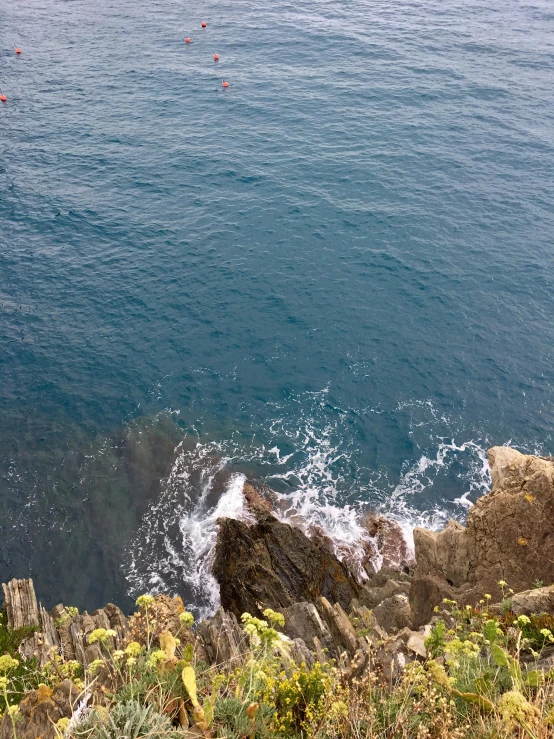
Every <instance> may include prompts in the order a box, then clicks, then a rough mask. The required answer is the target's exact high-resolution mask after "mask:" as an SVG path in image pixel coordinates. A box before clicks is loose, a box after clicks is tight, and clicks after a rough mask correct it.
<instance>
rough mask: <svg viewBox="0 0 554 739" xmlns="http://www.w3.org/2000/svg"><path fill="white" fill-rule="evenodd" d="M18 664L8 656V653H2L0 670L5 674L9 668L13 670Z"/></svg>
mask: <svg viewBox="0 0 554 739" xmlns="http://www.w3.org/2000/svg"><path fill="white" fill-rule="evenodd" d="M18 666H19V661H18V660H16V659H14V658H13V657H10V655H9V654H4V655H2V657H0V672H3V673H4V674H6V673H7V672H9V671H10V670H15V668H16V667H18Z"/></svg>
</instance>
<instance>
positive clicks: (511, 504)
mask: <svg viewBox="0 0 554 739" xmlns="http://www.w3.org/2000/svg"><path fill="white" fill-rule="evenodd" d="M488 457H489V463H490V468H491V476H492V483H493V487H492V490H491V492H490V493H488V494H487V495H485V496H483V497H482V498H480V499H479V500H478V501H477V503H476V504H475V505H474V506H473V508H472V509H471V510H470V511H469V514H468V517H467V524H466V526H465V527H464V526H461V525H460V524H458V523H455V522H454V521H451V522H450V523H449V524H448V526H447V527H446V529H444V531H442V532H440V533H437V532H433V531H427V530H425V529H415V531H414V542H415V557H416V562H417V565H416V569H415V573H414V579H413V581H412V587H411V591H410V603H411V607H412V616H413V622H414V625H415V626H419V625H421V624H424V623H426V622H428V621H430V619H431V616H432V613H433V607H434V606H435V605H437V604H438V603H440V601H441V600H442V599H443V598H445V597H447V598H452V599H454V600H457V601H458V602H459V603H470V604H475V603H477V602H478V601H479V600H480V599H481V598H483V597H484V595H485V594H490V595H491V596H492V598H493V600H501V598H502V590H501V588H500V586H499V585H498V583H499V581H501V580H504V581H506V582H507V583H508V587H510V588H512V589H513V590H514V591H516V592H518V591H522V590H527V589H529V588H531V586H532V584H533V583H534V582H535V581H536V580H542V581H543V582H546V583H552V582H554V460H553V459H551V458H545V457H533V456H530V455H525V454H521V453H520V452H518V451H516V450H515V449H511V448H508V447H493V448H492V449H489V451H488Z"/></svg>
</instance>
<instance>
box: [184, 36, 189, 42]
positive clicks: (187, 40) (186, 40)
mask: <svg viewBox="0 0 554 739" xmlns="http://www.w3.org/2000/svg"><path fill="white" fill-rule="evenodd" d="M185 44H190V39H189V37H188V36H187V37H186V39H185Z"/></svg>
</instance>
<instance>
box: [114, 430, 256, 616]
mask: <svg viewBox="0 0 554 739" xmlns="http://www.w3.org/2000/svg"><path fill="white" fill-rule="evenodd" d="M220 451H221V450H220V448H219V446H218V445H216V444H200V443H198V444H197V445H196V447H195V448H194V449H193V450H192V451H184V450H183V448H182V445H179V446H178V447H177V448H176V450H175V452H176V456H175V461H174V464H173V467H172V469H171V473H170V474H169V476H168V478H167V480H166V481H164V484H163V492H162V494H161V496H160V498H159V500H158V501H156V503H155V504H154V505H153V506H152V507H151V508H150V510H149V511H148V513H147V514H146V515H145V516H144V519H143V522H142V524H141V526H140V528H139V530H138V532H137V535H136V537H135V542H134V544H133V546H131V547H130V548H129V551H128V553H127V555H128V561H127V563H126V577H127V580H128V582H129V585H130V591H131V593H132V594H133V595H137V594H139V593H141V592H153V593H155V592H169V593H172V592H175V593H180V594H183V592H184V593H186V597H187V600H188V601H189V602H188V603H187V606H188V607H189V608H192V609H194V610H195V611H196V613H197V614H198V616H199V617H204V616H206V615H209V614H211V613H212V612H213V611H214V610H215V609H216V608H217V606H218V604H219V587H218V585H217V582H216V580H215V578H214V577H213V575H212V574H211V561H212V557H213V553H214V548H215V543H216V539H217V526H216V522H217V519H218V518H220V517H231V518H237V519H248V518H249V514H248V512H247V511H246V509H245V506H244V497H243V495H242V489H243V485H244V480H245V476H244V475H242V474H233V475H231V476H229V477H228V479H227V480H226V482H225V484H224V486H223V489H222V490H221V491H220V492H219V493H216V491H215V490H214V480H215V478H216V475H217V474H218V473H221V472H222V471H223V470H224V469H225V466H226V464H227V463H228V461H229V460H228V458H226V457H223V456H221V454H220Z"/></svg>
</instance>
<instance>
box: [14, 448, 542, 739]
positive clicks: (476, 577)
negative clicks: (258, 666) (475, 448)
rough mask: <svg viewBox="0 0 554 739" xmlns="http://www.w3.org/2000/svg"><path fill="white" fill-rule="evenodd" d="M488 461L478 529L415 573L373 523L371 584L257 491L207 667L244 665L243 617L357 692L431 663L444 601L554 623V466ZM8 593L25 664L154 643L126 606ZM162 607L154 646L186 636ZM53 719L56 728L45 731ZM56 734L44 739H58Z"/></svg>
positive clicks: (80, 658) (494, 455) (388, 527)
mask: <svg viewBox="0 0 554 739" xmlns="http://www.w3.org/2000/svg"><path fill="white" fill-rule="evenodd" d="M488 455H489V462H490V468H491V476H492V490H491V491H490V493H488V494H487V495H485V496H483V497H482V498H481V499H479V500H478V501H477V503H476V505H475V506H473V508H471V510H470V511H469V513H468V517H467V523H466V526H462V525H461V524H459V523H456V522H454V521H451V522H450V523H449V524H448V526H447V527H446V528H445V529H444V530H443V531H441V532H433V531H427V530H425V529H416V530H415V533H414V541H415V558H416V562H415V569H413V568H412V567H411V564H413V563H410V561H409V556H408V552H407V550H406V547H405V546H404V545H402V544H401V543H400V541H399V530H398V528H397V527H395V525H394V523H393V522H386V521H384V520H383V519H382V518H380V517H373V518H371V519H370V520H369V522H368V528H369V530H370V531H371V533H372V535H373V536H374V538H375V542H376V544H375V546H377V547H379V548H380V551H381V553H384V558H385V561H386V563H387V565H388V566H385V567H383V568H382V569H381V570H380V571H379V572H374V571H373V569H372V567H371V556H370V554H371V552H368V557H367V561H366V572H365V575H364V577H363V578H360V577H359V576H358V577H357V576H355V574H353V571H352V569H351V568H350V567H349V565H348V562H347V561H346V559H347V558H345V559H343V561H340V560H339V558H338V557H337V556H336V555H335V553H334V551H333V547H332V543H331V542H330V541H329V540H328V539H326V538H325V536H323V535H322V532H320V531H314V532H312V535H311V536H309V535H307V534H306V533H304V532H303V531H302V530H301V529H300V528H298V527H293V526H290V525H288V524H286V523H283V522H282V521H280V520H278V518H277V517H276V516H275V515H273V513H272V502H271V499H270V495H269V493H267V491H264V490H262V493H263V494H260V489H261V488H259V486H258V489H256V487H253V486H252V485H249V484H247V485H246V486H245V491H244V493H245V498H246V500H247V504H248V507H249V509H250V512H251V520H249V521H235V520H230V519H222V520H221V521H220V522H219V527H220V528H219V537H218V542H217V548H216V555H215V561H214V565H213V571H214V574H215V576H216V578H217V580H218V582H219V584H220V589H221V605H222V607H221V608H220V610H219V611H218V612H217V613H216V614H215V616H214V617H213V618H211V619H208V620H206V621H204V622H202V623H200V624H199V625H198V626H197V628H196V629H195V631H194V632H187V639H190V640H191V641H192V642H193V644H194V649H195V654H196V655H197V657H198V658H199V659H201V660H203V661H205V662H206V663H208V664H220V663H221V662H225V663H229V662H231V663H232V662H233V660H234V659H239V657H240V655H241V654H242V653H243V651H244V649H245V647H246V645H247V640H246V639H245V634H244V632H243V630H242V628H241V626H240V616H241V615H242V613H243V612H245V611H248V612H250V613H251V614H254V615H261V614H262V613H263V611H264V609H266V608H268V607H270V608H272V609H274V610H277V611H279V612H280V613H281V614H282V615H283V616H284V626H283V628H282V632H283V634H284V636H283V639H285V640H286V644H287V654H288V655H289V656H290V659H292V660H293V662H296V663H297V664H301V663H305V664H308V665H310V664H313V663H314V662H315V661H316V660H318V661H320V662H321V661H326V660H328V659H331V658H333V659H335V660H336V661H337V664H338V665H340V669H341V672H342V674H343V675H344V676H345V678H346V679H351V678H354V677H360V676H363V675H364V674H366V673H367V672H368V670H371V671H373V672H376V673H378V674H381V675H383V676H384V677H385V678H386V679H392V677H393V676H394V675H395V674H397V673H399V672H400V671H402V670H403V668H404V667H405V665H406V664H407V663H408V662H409V661H411V660H422V659H425V658H426V648H425V636H426V635H427V634H428V633H429V629H430V628H431V623H432V622H433V620H435V619H436V616H435V615H434V613H433V611H434V607H435V606H437V605H439V604H440V603H441V601H442V600H443V598H450V599H453V600H456V601H457V602H458V603H459V604H476V603H477V602H478V601H480V600H482V599H486V600H487V602H488V601H489V600H490V601H491V602H492V603H493V604H494V603H495V602H498V601H500V600H501V599H502V598H503V596H504V594H505V593H504V592H503V590H505V589H506V587H510V588H512V589H513V591H515V592H514V594H513V597H512V598H511V600H510V608H511V612H512V613H513V614H515V616H518V615H520V614H528V613H541V612H546V613H554V586H550V584H551V583H552V582H554V460H552V459H551V458H543V457H533V456H529V455H523V454H520V453H519V452H517V451H516V450H514V449H510V448H505V447H494V448H492V449H490V450H489V452H488ZM266 493H267V494H266ZM374 553H375V552H374V551H373V554H374ZM358 561H364V559H363V557H361V558H360V557H359V558H358ZM500 581H505V582H506V583H508V586H501V585H499V582H500ZM539 581H540V582H539ZM541 585H542V587H540V586H541ZM3 591H4V609H5V611H6V614H7V622H8V627H9V628H10V629H23V628H29V627H31V629H33V630H34V631H33V633H30V634H29V635H28V636H26V638H25V639H23V641H22V643H21V645H20V647H19V651H20V653H21V655H22V656H23V657H26V658H29V657H36V658H37V660H38V663H39V664H40V665H42V664H44V663H46V662H47V661H48V660H49V659H50V658H51V654H52V649H56V650H57V651H58V653H59V654H60V655H61V656H62V657H63V658H64V659H67V660H76V661H77V662H79V663H81V664H82V665H84V666H86V665H89V664H90V663H91V662H93V661H95V660H98V659H99V658H100V656H101V649H100V646H99V645H98V643H92V644H91V643H90V640H89V638H88V637H89V636H90V634H91V633H92V632H93V631H94V630H95V629H106V630H109V633H110V635H111V636H110V639H111V646H110V648H111V649H121V648H124V647H125V645H126V644H127V643H128V641H129V640H130V639H138V640H139V641H141V639H142V640H143V641H144V634H143V633H142V632H143V631H144V629H145V628H146V627H145V625H144V624H143V623H141V621H140V618H138V617H137V616H134V617H131V618H127V617H125V616H124V614H123V613H122V612H121V611H120V609H119V608H117V607H116V606H115V605H113V604H108V605H107V606H105V607H104V608H101V609H99V610H97V611H94V612H93V613H92V614H90V615H89V614H88V613H86V612H85V613H82V614H79V613H76V612H75V609H66V608H65V607H64V606H63V605H61V604H60V605H57V606H55V607H54V608H53V609H52V610H51V611H50V612H48V611H47V610H46V609H45V608H43V607H42V606H41V605H40V604H39V603H37V599H36V596H35V593H34V588H33V583H32V581H31V580H12V581H11V582H10V583H8V584H5V585H3ZM152 608H153V610H152V611H151V612H150V613H151V616H152V618H153V620H152V622H151V623H150V624H149V626H148V628H149V629H151V628H152V625H153V624H155V628H154V629H153V632H152V636H153V638H154V640H155V639H156V638H158V636H159V635H160V634H161V633H162V632H164V631H165V632H170V633H173V634H177V633H179V634H180V635H181V636H182V633H181V627H180V622H179V614H180V613H182V611H183V610H184V609H183V604H182V602H181V600H180V599H179V598H169V597H168V596H165V595H160V596H157V597H156V603H155V605H154V606H152ZM492 609H493V611H494V606H492ZM141 634H142V636H141ZM148 640H150V636H149V637H148ZM67 687H68V686H66V688H67ZM68 689H69V688H68ZM64 690H65V688H64ZM62 692H63V691H62ZM63 695H65V693H64V694H63ZM60 696H61V697H60V700H59V701H58V702H57V703H56V701H54V697H52V699H51V700H50V699H49V700H50V702H49V703H48V706H47V708H48V710H50V709H51V712H52V716H54V715H56V716H57V715H58V713H60V712H61V713H62V714H63V711H64V710H65V709H64V708H63V706H64V705H65V704H64V700H62V698H63V696H62V694H61V693H60ZM32 700H33V699H32V696H31V697H30V698H29V701H30V702H31V703H32ZM56 700H57V699H56ZM31 703H30V704H29V705H30V706H31ZM50 704H52V705H50ZM25 705H26V704H25ZM45 710H46V709H45ZM56 712H58V713H56ZM22 713H23V714H24V711H23V709H22ZM46 713H48V711H46ZM34 715H35V713H34V709H33V710H32V706H31V707H30V708H29V715H28V717H27V716H26V714H25V715H24V719H25V721H28V725H27V724H25V726H24V725H23V724H22V725H21V727H20V729H21V731H20V732H19V731H18V737H20V739H26V737H32V736H35V735H36V734H33V732H36V731H38V728H37V726H36V725H35V724H33V721H34V719H33V716H34ZM37 715H38V714H37ZM45 716H46V714H45ZM49 716H50V714H48V716H46V718H44V717H43V718H44V722H43V723H45V725H50V724H48V721H50V718H51V717H50V718H48V717H49ZM6 721H7V720H6V718H5V719H4V722H3V727H4V728H5V727H8V729H9V726H8V723H7V722H6ZM4 725H5V726H4ZM6 731H7V729H6ZM48 731H50V729H48ZM48 731H47V732H46V733H44V739H48V738H49V737H50V735H52V737H53V736H54V734H52V732H50V733H48ZM0 735H2V736H3V734H0ZM6 736H8V734H6Z"/></svg>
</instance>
